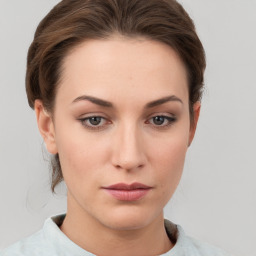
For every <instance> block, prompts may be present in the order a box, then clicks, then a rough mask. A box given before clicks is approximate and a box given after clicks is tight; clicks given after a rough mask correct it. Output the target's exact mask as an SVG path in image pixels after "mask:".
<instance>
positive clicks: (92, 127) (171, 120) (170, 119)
mask: <svg viewBox="0 0 256 256" xmlns="http://www.w3.org/2000/svg"><path fill="white" fill-rule="evenodd" d="M93 118H100V122H102V120H105V124H103V125H93V124H87V123H86V122H87V121H88V122H90V120H92V119H93ZM154 118H163V119H164V122H165V123H166V122H167V123H166V124H164V125H163V124H160V125H156V124H152V123H151V125H152V126H153V127H154V128H155V129H166V128H168V127H169V126H171V125H172V124H173V123H174V122H176V120H177V119H176V117H171V116H166V115H156V116H152V117H151V118H149V119H148V120H147V121H146V124H150V120H153V119H154ZM78 120H79V121H80V122H81V124H82V125H83V126H84V127H85V128H87V129H90V130H95V131H99V130H103V129H104V128H105V126H107V125H108V124H110V123H111V122H110V121H108V120H107V119H106V118H105V117H102V116H97V115H95V116H89V117H86V118H81V119H78Z"/></svg>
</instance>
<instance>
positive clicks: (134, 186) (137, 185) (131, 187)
mask: <svg viewBox="0 0 256 256" xmlns="http://www.w3.org/2000/svg"><path fill="white" fill-rule="evenodd" d="M103 188H105V189H115V190H135V189H149V188H152V187H150V186H147V185H145V184H142V183H138V182H134V183H132V184H125V183H117V184H113V185H110V186H108V187H103Z"/></svg>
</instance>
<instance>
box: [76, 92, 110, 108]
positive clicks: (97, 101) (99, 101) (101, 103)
mask: <svg viewBox="0 0 256 256" xmlns="http://www.w3.org/2000/svg"><path fill="white" fill-rule="evenodd" d="M83 100H87V101H90V102H92V103H94V104H96V105H99V106H102V107H108V108H113V104H112V103H111V102H109V101H106V100H102V99H99V98H96V97H93V96H87V95H82V96H79V97H77V98H76V99H74V100H73V102H72V103H75V102H78V101H83Z"/></svg>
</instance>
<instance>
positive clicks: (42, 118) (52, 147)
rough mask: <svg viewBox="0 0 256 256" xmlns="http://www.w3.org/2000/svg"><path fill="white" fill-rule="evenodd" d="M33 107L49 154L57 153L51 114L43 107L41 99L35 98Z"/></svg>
mask: <svg viewBox="0 0 256 256" xmlns="http://www.w3.org/2000/svg"><path fill="white" fill-rule="evenodd" d="M34 109H35V113H36V119H37V125H38V129H39V132H40V133H41V135H42V137H43V139H44V142H45V145H46V148H47V150H48V152H49V153H51V154H57V153H58V150H57V145H56V141H55V131H54V124H53V120H52V116H51V115H50V113H48V112H47V111H46V110H45V109H44V106H43V103H42V101H41V100H35V104H34Z"/></svg>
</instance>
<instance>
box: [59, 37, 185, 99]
mask: <svg viewBox="0 0 256 256" xmlns="http://www.w3.org/2000/svg"><path fill="white" fill-rule="evenodd" d="M62 70H63V71H62V78H61V83H60V87H59V91H58V93H57V98H58V97H61V99H62V100H68V101H72V99H74V98H76V97H79V96H80V95H82V94H89V95H92V96H97V97H100V98H104V99H107V100H109V101H112V100H114V99H116V100H118V99H119V100H124V99H125V98H133V99H136V98H138V99H140V100H142V99H145V101H150V100H154V99H155V98H160V97H163V96H165V95H166V94H168V95H170V94H175V95H176V96H178V97H181V98H183V100H184V101H186V100H187V99H188V83H187V74H186V70H185V66H184V65H183V63H182V61H181V60H180V58H179V56H178V55H177V54H176V52H175V51H174V50H173V49H172V48H171V47H170V46H168V45H165V44H163V43H161V42H156V41H152V40H148V39H144V38H133V39H128V38H122V37H113V38H110V39H106V40H89V41H86V42H83V43H81V44H80V45H79V46H77V47H76V48H74V49H73V50H72V51H70V52H69V54H68V55H67V56H66V58H65V59H64V62H63V68H62ZM142 96H143V97H142Z"/></svg>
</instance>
